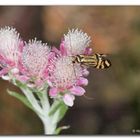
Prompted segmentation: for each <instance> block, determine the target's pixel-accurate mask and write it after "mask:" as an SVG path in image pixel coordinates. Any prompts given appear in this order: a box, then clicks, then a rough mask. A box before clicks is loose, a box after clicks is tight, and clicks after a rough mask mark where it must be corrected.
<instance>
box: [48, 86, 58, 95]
mask: <svg viewBox="0 0 140 140" xmlns="http://www.w3.org/2000/svg"><path fill="white" fill-rule="evenodd" d="M57 93H58V89H57V88H55V87H53V88H50V90H49V95H50V96H51V97H56V96H57Z"/></svg>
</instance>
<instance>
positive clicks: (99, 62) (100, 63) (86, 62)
mask: <svg viewBox="0 0 140 140" xmlns="http://www.w3.org/2000/svg"><path fill="white" fill-rule="evenodd" d="M72 57H73V63H79V64H81V65H83V66H88V67H94V68H96V69H106V68H109V67H110V66H111V62H110V60H109V59H107V58H106V55H104V54H99V53H95V54H93V55H83V54H80V55H76V56H72Z"/></svg>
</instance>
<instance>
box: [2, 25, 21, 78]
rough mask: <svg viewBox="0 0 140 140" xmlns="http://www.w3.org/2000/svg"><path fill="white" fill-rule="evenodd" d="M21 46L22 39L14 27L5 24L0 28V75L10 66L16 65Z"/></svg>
mask: <svg viewBox="0 0 140 140" xmlns="http://www.w3.org/2000/svg"><path fill="white" fill-rule="evenodd" d="M22 46H23V41H22V40H21V39H20V37H19V33H17V31H16V29H15V28H12V27H7V26H6V27H4V28H1V29H0V64H1V68H2V69H1V71H0V76H3V75H5V74H7V73H8V72H9V70H11V69H12V68H15V67H18V65H19V57H20V55H21V51H20V48H21V47H22Z"/></svg>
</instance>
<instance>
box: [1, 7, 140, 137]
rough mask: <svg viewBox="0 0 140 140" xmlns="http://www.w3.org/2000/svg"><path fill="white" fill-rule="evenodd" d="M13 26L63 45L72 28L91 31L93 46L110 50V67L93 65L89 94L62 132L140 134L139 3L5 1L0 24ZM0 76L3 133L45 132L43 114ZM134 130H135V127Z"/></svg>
mask: <svg viewBox="0 0 140 140" xmlns="http://www.w3.org/2000/svg"><path fill="white" fill-rule="evenodd" d="M6 25H7V26H13V27H15V28H16V29H17V30H18V32H20V34H21V36H22V38H23V39H24V40H25V41H28V40H29V39H32V38H35V37H37V38H38V39H41V40H43V42H48V44H49V45H56V46H59V43H60V40H61V37H62V36H63V34H64V33H67V31H68V29H69V28H79V29H82V30H83V31H84V32H86V33H87V34H88V35H90V36H91V39H92V43H91V47H93V50H94V52H98V53H105V54H109V58H110V59H111V62H112V67H111V68H110V69H107V70H96V69H92V68H90V75H89V77H88V79H89V85H88V86H87V87H86V91H87V92H86V96H88V97H91V98H94V99H92V100H88V99H86V98H85V97H77V98H76V101H75V105H74V106H73V107H72V108H70V109H69V111H68V113H67V114H66V116H65V118H64V119H63V120H62V121H61V122H60V124H59V126H62V125H70V126H71V127H70V129H68V130H64V131H62V133H61V135H62V134H63V135H101V134H102V135H135V134H140V133H138V131H139V132H140V7H138V6H136V7H128V6H125V7H124V6H5V7H0V27H4V26H6ZM7 88H8V89H11V90H17V91H18V88H16V87H14V86H13V85H12V84H10V83H9V82H7V81H3V80H2V79H0V135H41V134H43V126H42V123H41V122H40V120H39V118H38V117H37V116H36V115H35V114H34V113H33V112H32V111H31V110H30V109H28V108H26V107H25V106H24V105H23V104H22V103H21V102H19V101H18V100H17V99H15V98H13V97H11V96H10V95H8V93H7V92H6V90H7ZM134 131H135V132H134Z"/></svg>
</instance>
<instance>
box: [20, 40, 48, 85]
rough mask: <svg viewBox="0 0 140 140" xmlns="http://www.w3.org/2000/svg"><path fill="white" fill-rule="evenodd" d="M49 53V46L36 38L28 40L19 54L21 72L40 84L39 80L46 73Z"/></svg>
mask: <svg viewBox="0 0 140 140" xmlns="http://www.w3.org/2000/svg"><path fill="white" fill-rule="evenodd" d="M49 55H50V48H49V46H48V45H47V44H46V43H42V42H41V41H37V40H36V39H35V40H31V41H29V43H27V44H25V46H24V47H23V52H22V56H21V62H22V65H23V71H24V72H23V73H24V74H25V75H27V76H29V77H30V78H32V79H34V81H35V82H36V84H38V85H40V84H42V82H41V81H42V80H43V79H44V78H46V77H47V75H48V73H47V72H46V67H47V65H48V59H49ZM44 75H45V76H44Z"/></svg>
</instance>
